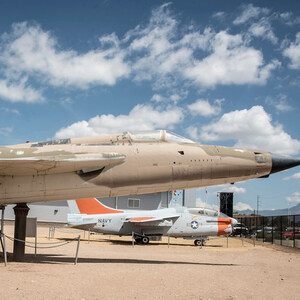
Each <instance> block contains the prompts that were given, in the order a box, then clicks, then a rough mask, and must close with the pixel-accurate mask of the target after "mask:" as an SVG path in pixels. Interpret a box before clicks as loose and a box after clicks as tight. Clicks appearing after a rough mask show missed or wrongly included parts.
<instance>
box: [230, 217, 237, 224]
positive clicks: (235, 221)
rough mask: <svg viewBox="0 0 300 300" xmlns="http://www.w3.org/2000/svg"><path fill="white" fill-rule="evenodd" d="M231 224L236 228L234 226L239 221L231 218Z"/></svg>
mask: <svg viewBox="0 0 300 300" xmlns="http://www.w3.org/2000/svg"><path fill="white" fill-rule="evenodd" d="M231 222H232V223H231V224H232V226H234V225H236V224H237V223H238V221H237V220H236V219H234V218H231Z"/></svg>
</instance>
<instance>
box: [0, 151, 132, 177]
mask: <svg viewBox="0 0 300 300" xmlns="http://www.w3.org/2000/svg"><path fill="white" fill-rule="evenodd" d="M2 149H3V148H2ZM2 149H1V150H2ZM5 150H7V148H5ZM11 151H14V152H16V154H15V157H13V155H12V154H13V153H12V154H11V155H10V156H9V157H5V153H3V151H0V175H44V174H59V173H69V172H81V173H87V172H89V171H95V170H100V169H102V168H105V167H107V168H110V167H113V166H115V165H118V164H121V163H123V162H124V160H125V157H126V156H125V155H123V154H119V153H99V154H98V153H96V154H95V153H80V154H74V153H65V152H62V153H58V151H55V153H51V152H47V153H39V154H36V155H34V156H26V154H22V152H23V151H20V150H19V151H16V150H15V149H14V150H11ZM33 154H34V153H33ZM16 156H18V157H16Z"/></svg>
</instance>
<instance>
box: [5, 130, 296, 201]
mask: <svg viewBox="0 0 300 300" xmlns="http://www.w3.org/2000/svg"><path fill="white" fill-rule="evenodd" d="M299 164H300V159H296V158H291V157H286V156H278V155H275V154H271V153H269V152H265V151H260V150H247V149H241V148H235V147H233V148H230V147H219V146H207V145H202V144H198V143H195V142H193V141H192V140H189V139H187V138H184V137H181V136H178V135H176V134H173V133H171V132H169V131H166V130H157V131H147V132H137V133H133V132H132V133H129V132H128V133H120V134H108V135H100V136H93V137H81V138H72V139H61V140H54V141H47V142H36V143H25V144H20V145H14V146H6V147H0V205H1V204H4V205H5V204H14V203H30V202H44V201H56V200H68V199H80V198H91V197H98V198H103V197H115V196H126V195H133V194H145V193H154V192H162V191H171V190H177V189H188V188H195V187H201V186H210V185H218V184H225V183H234V182H237V181H242V180H247V179H252V178H258V177H268V176H269V175H270V174H272V173H275V172H279V171H282V170H285V169H288V168H291V167H294V166H297V165H299Z"/></svg>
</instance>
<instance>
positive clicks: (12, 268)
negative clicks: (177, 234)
mask: <svg viewBox="0 0 300 300" xmlns="http://www.w3.org/2000/svg"><path fill="white" fill-rule="evenodd" d="M13 230H14V229H13V225H12V224H8V225H6V226H5V234H6V235H8V236H13ZM79 234H80V235H81V242H80V247H79V257H78V263H77V265H74V258H75V253H76V247H77V243H76V242H71V243H69V244H67V245H64V246H61V247H57V248H48V247H49V246H55V245H57V244H51V245H49V244H39V247H47V248H43V249H40V248H39V249H38V250H37V256H36V257H35V256H34V249H32V248H26V256H25V262H22V263H16V262H12V254H11V253H12V249H13V243H12V242H11V241H10V240H7V239H6V244H7V250H8V252H9V256H8V265H7V266H6V267H5V266H4V260H3V255H2V252H1V255H0V299H21V298H22V299H300V285H299V279H300V250H299V249H290V248H286V247H280V246H265V245H259V244H257V243H256V244H255V246H254V245H253V243H252V242H247V241H246V240H244V245H243V244H242V240H241V239H240V238H229V239H228V248H227V238H211V239H210V240H209V241H208V242H207V244H206V246H205V247H202V248H200V247H195V246H194V245H193V242H192V241H186V240H183V239H173V238H171V239H170V247H168V239H167V238H163V241H162V242H152V243H151V244H149V245H146V246H142V245H135V246H134V247H133V246H132V243H131V238H130V237H116V236H111V237H109V236H103V235H91V236H90V242H88V234H87V233H86V234H84V233H83V231H79V230H74V229H66V228H56V230H55V235H54V237H55V238H53V239H51V240H49V227H48V226H39V227H38V236H39V237H38V242H39V243H49V242H64V241H66V240H67V241H71V240H72V239H73V238H76V237H77V236H78V235H79ZM28 241H33V239H32V238H30V239H28Z"/></svg>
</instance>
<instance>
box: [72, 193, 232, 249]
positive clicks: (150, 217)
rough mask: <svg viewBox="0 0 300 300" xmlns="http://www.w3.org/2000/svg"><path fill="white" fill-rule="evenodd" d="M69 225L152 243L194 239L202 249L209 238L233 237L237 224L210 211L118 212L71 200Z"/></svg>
mask: <svg viewBox="0 0 300 300" xmlns="http://www.w3.org/2000/svg"><path fill="white" fill-rule="evenodd" d="M68 205H69V208H70V210H71V212H72V213H71V214H68V225H69V226H71V227H73V228H78V229H83V230H90V231H94V232H99V233H102V234H110V235H119V236H130V235H133V236H134V239H135V241H136V242H137V243H142V244H148V243H149V240H150V239H152V238H153V237H156V238H157V237H161V236H170V237H183V238H185V239H192V240H194V244H195V245H197V246H199V245H202V244H203V243H204V240H205V239H206V238H207V237H208V236H217V235H229V234H231V233H232V225H235V224H236V223H237V221H236V220H235V219H233V218H230V217H228V216H227V215H225V214H222V213H220V212H218V211H215V210H211V209H207V208H185V207H174V208H163V209H156V210H118V209H113V208H110V207H107V206H105V205H103V204H102V203H100V202H99V201H98V200H97V199H95V198H89V199H80V200H69V201H68Z"/></svg>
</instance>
